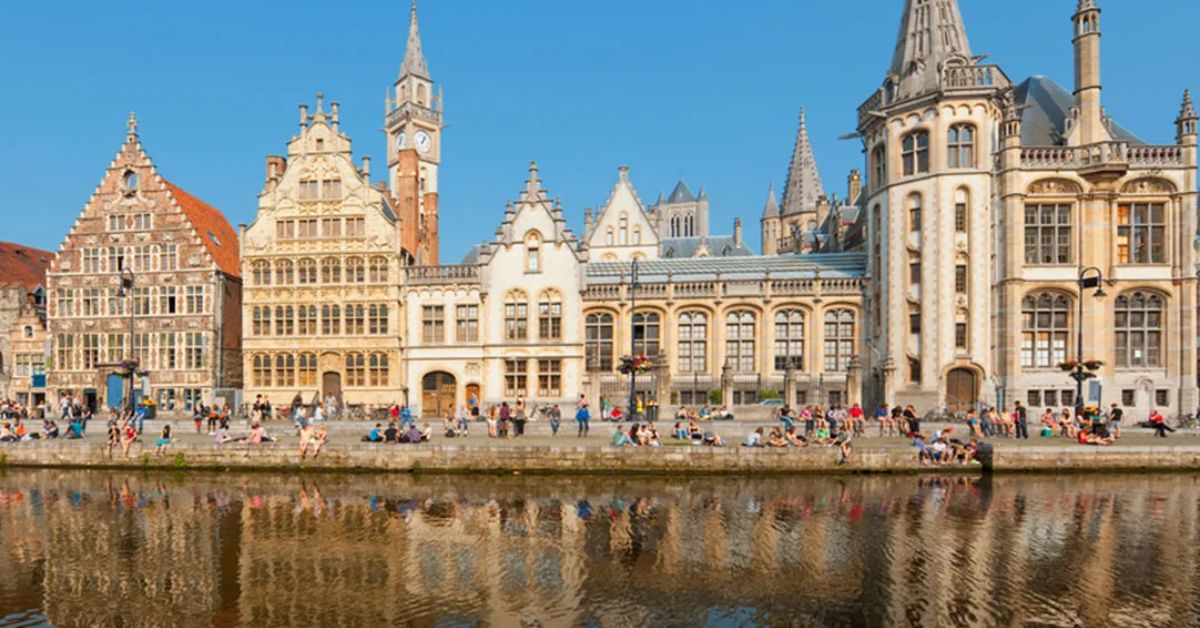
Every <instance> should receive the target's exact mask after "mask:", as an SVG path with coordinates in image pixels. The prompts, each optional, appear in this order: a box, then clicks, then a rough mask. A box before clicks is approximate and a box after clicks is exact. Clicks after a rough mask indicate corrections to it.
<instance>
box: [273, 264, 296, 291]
mask: <svg viewBox="0 0 1200 628" xmlns="http://www.w3.org/2000/svg"><path fill="white" fill-rule="evenodd" d="M295 281H296V272H295V270H294V268H293V266H292V262H290V261H289V260H285V259H284V260H279V261H277V262H275V283H276V284H278V285H281V286H290V285H292V284H293V283H295Z"/></svg>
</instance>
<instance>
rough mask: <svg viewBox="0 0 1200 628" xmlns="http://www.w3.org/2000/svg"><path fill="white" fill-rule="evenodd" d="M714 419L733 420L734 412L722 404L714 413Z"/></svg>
mask: <svg viewBox="0 0 1200 628" xmlns="http://www.w3.org/2000/svg"><path fill="white" fill-rule="evenodd" d="M712 419H713V420H714V421H732V420H733V412H731V411H730V410H729V408H727V407H726V406H721V407H720V408H717V409H716V411H714V412H713V413H712Z"/></svg>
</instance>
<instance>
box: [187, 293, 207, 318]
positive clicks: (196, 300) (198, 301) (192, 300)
mask: <svg viewBox="0 0 1200 628" xmlns="http://www.w3.org/2000/svg"><path fill="white" fill-rule="evenodd" d="M183 304H184V312H186V313H188V314H203V313H204V312H205V311H207V310H206V308H205V305H204V286H188V287H187V288H186V289H185V290H184V299H183Z"/></svg>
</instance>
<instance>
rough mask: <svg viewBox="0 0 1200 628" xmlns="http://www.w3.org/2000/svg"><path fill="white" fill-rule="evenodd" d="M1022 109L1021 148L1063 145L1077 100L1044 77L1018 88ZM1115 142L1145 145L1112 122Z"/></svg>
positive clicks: (1017, 93) (1017, 96) (1110, 126)
mask: <svg viewBox="0 0 1200 628" xmlns="http://www.w3.org/2000/svg"><path fill="white" fill-rule="evenodd" d="M1013 98H1014V100H1015V101H1016V105H1017V106H1018V107H1021V108H1022V110H1021V145H1022V146H1060V145H1062V144H1063V142H1064V138H1065V136H1066V133H1067V117H1068V116H1070V114H1071V113H1070V112H1071V107H1074V106H1075V97H1074V96H1073V95H1071V93H1070V92H1068V91H1067V90H1066V89H1065V88H1063V86H1061V85H1059V84H1058V83H1056V82H1054V80H1053V79H1051V78H1048V77H1045V76H1031V77H1029V78H1027V79H1025V81H1024V82H1022V83H1021V84H1020V85H1018V86H1017V89H1016V93H1015V94H1013ZM1110 122H1111V123H1110V125H1109V129H1110V130H1111V131H1112V133H1113V135H1114V136H1115V137H1114V139H1116V140H1118V141H1122V142H1129V143H1131V144H1145V142H1143V141H1142V140H1141V138H1139V137H1138V136H1136V135H1134V134H1133V133H1131V132H1130V131H1129V130H1127V129H1126V128H1125V127H1123V126H1121V125H1119V124H1117V123H1116V122H1115V121H1110Z"/></svg>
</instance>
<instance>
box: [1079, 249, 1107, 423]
mask: <svg viewBox="0 0 1200 628" xmlns="http://www.w3.org/2000/svg"><path fill="white" fill-rule="evenodd" d="M1103 283H1104V273H1103V272H1102V271H1101V270H1100V269H1099V268H1096V267H1095V266H1089V267H1087V268H1084V269H1081V270H1080V271H1079V295H1078V297H1077V299H1076V300H1077V301H1078V304H1077V305H1078V318H1077V319H1076V321H1075V325H1076V334H1075V368H1074V369H1072V372H1071V379H1074V380H1075V416H1076V418H1079V417H1082V416H1083V381H1084V380H1086V379H1091V378H1092V377H1093V374H1092V372H1091V371H1094V370H1095V369H1088V368H1086V367H1085V366H1084V362H1083V291H1084V290H1087V289H1089V288H1095V289H1096V292H1094V293H1092V296H1093V297H1095V298H1096V299H1103V298H1104V297H1105V296H1107V295H1106V294H1105V293H1104V286H1103Z"/></svg>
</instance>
